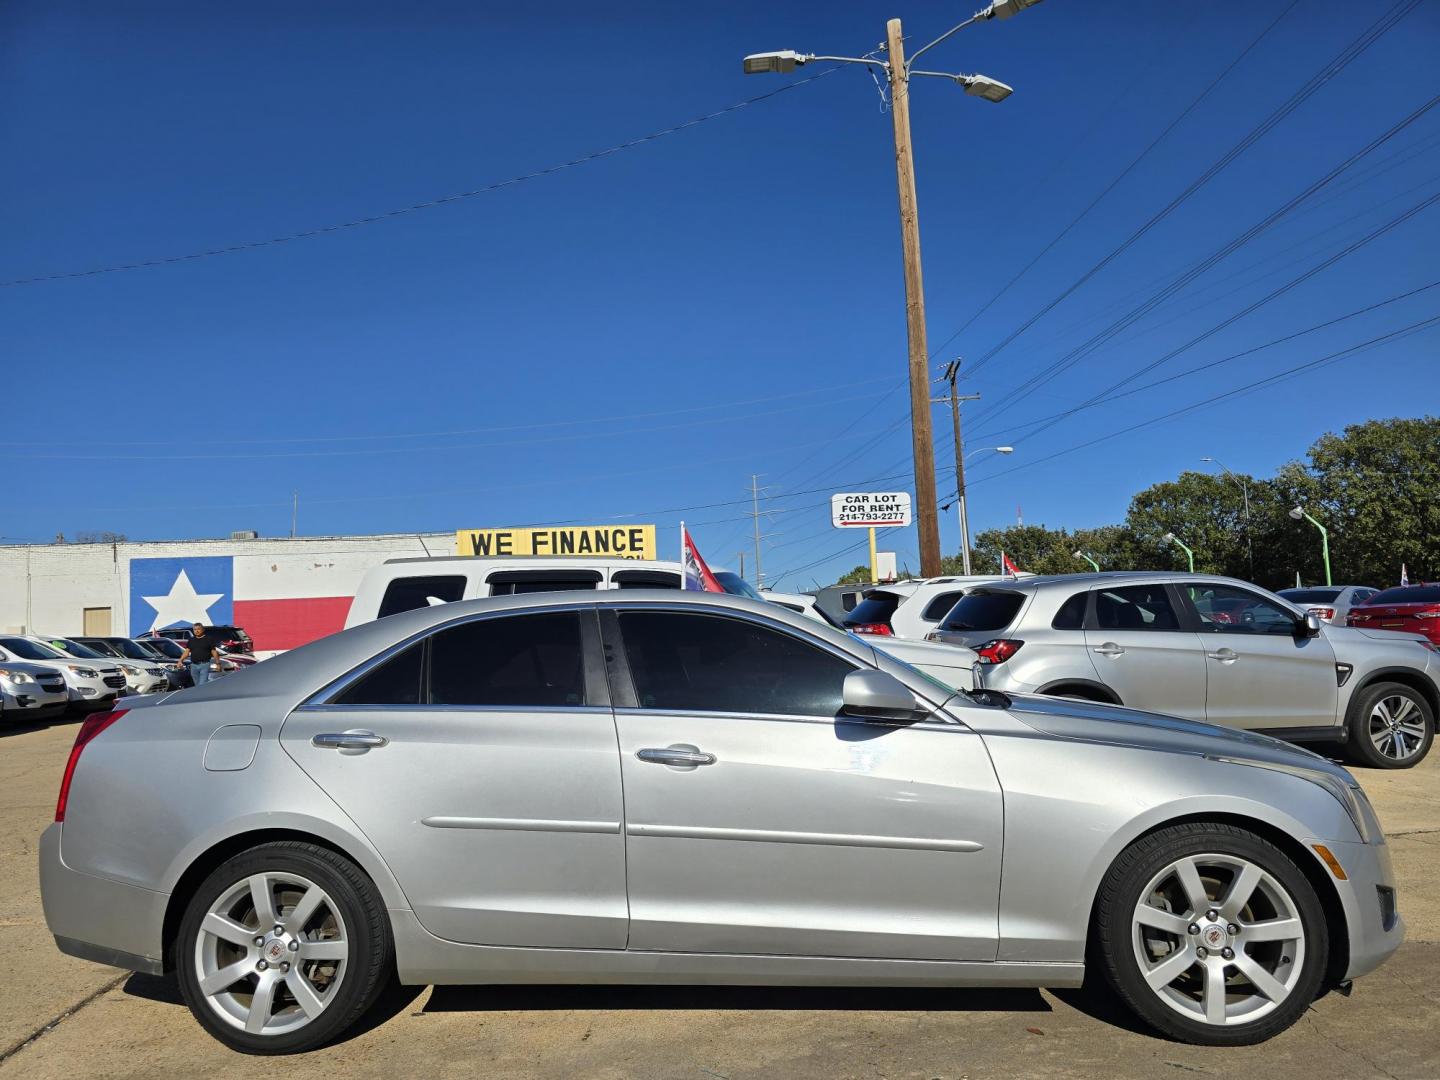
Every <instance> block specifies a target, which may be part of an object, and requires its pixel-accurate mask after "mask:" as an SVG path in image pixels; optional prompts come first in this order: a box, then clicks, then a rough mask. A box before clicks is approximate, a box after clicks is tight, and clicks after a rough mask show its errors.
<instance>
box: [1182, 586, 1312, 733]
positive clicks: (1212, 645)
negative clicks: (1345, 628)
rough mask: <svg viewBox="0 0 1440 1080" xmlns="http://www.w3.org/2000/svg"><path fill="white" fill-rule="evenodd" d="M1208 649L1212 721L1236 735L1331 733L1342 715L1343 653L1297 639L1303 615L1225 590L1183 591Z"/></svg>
mask: <svg viewBox="0 0 1440 1080" xmlns="http://www.w3.org/2000/svg"><path fill="white" fill-rule="evenodd" d="M1181 590H1182V593H1183V595H1184V599H1186V600H1187V601H1188V602H1189V603H1190V605H1191V606H1192V608H1193V609H1194V615H1195V618H1196V619H1197V620H1198V626H1199V628H1200V636H1201V637H1202V638H1203V639H1204V641H1205V657H1206V660H1205V663H1206V666H1207V670H1208V673H1209V688H1208V691H1207V695H1206V710H1205V712H1206V718H1207V719H1208V720H1209V721H1210V723H1212V724H1223V725H1224V726H1225V727H1235V728H1308V727H1331V726H1333V725H1334V724H1335V719H1336V710H1337V709H1338V708H1339V699H1340V691H1339V688H1338V686H1337V685H1336V679H1335V650H1334V649H1333V648H1332V647H1331V645H1330V642H1329V641H1328V640H1326V638H1325V636H1324V635H1323V634H1321V635H1318V636H1316V637H1308V636H1306V635H1305V634H1303V633H1297V632H1296V629H1297V624H1296V616H1295V613H1294V612H1292V611H1291V610H1290V609H1289V608H1286V607H1283V606H1282V605H1280V604H1278V603H1276V602H1275V601H1273V600H1269V599H1267V598H1266V597H1264V596H1261V595H1260V594H1259V593H1255V592H1251V591H1250V590H1249V589H1242V588H1240V587H1239V586H1236V585H1229V584H1225V583H1223V582H1194V583H1187V584H1185V585H1183V586H1182V587H1181Z"/></svg>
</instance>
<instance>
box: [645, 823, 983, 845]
mask: <svg viewBox="0 0 1440 1080" xmlns="http://www.w3.org/2000/svg"><path fill="white" fill-rule="evenodd" d="M625 834H626V835H627V836H660V837H669V838H674V839H683V840H743V841H752V842H757V843H762V844H817V845H821V846H825V847H862V848H895V849H898V850H901V851H956V852H974V851H983V850H984V849H985V845H984V844H981V843H979V842H978V841H975V840H940V839H935V840H932V839H928V838H926V837H923V836H867V835H863V834H861V833H813V832H789V831H786V830H777V829H725V828H708V827H704V826H698V825H696V826H690V825H641V824H629V825H626V826H625Z"/></svg>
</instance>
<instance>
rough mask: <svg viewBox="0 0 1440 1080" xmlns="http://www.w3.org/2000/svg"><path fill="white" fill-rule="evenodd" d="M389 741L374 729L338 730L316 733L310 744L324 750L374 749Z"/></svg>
mask: <svg viewBox="0 0 1440 1080" xmlns="http://www.w3.org/2000/svg"><path fill="white" fill-rule="evenodd" d="M389 741H390V740H389V739H387V738H385V736H384V735H376V734H375V733H374V732H373V731H338V732H333V733H327V734H324V735H316V736H315V737H314V738H313V739H311V740H310V745H311V746H318V747H320V748H321V749H322V750H373V749H375V748H376V747H379V746H384V745H385V744H386V743H388V742H389Z"/></svg>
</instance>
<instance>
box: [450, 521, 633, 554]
mask: <svg viewBox="0 0 1440 1080" xmlns="http://www.w3.org/2000/svg"><path fill="white" fill-rule="evenodd" d="M455 553H456V554H457V555H481V556H488V557H490V558H506V557H510V556H520V555H540V556H545V557H547V558H553V557H555V556H557V555H589V556H596V555H600V556H606V555H608V556H610V557H612V558H621V559H653V558H655V526H654V525H575V526H563V527H562V526H555V527H541V528H524V529H461V530H459V531H458V532H457V533H456V534H455Z"/></svg>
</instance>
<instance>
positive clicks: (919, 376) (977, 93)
mask: <svg viewBox="0 0 1440 1080" xmlns="http://www.w3.org/2000/svg"><path fill="white" fill-rule="evenodd" d="M1037 2H1038V0H995V2H994V3H992V4H990V5H989V6H988V7H985V8H982V9H981V10H980V11H977V12H976V13H975V14H974V15H972V16H971V17H970V18H968V19H966V20H965V21H964V22H962V23H960V24H958V25H956V26H953V27H951V28H950V29H949V30H947V31H945V33H943V34H941V35H940V36H939V37H937V38H935V39H934V40H933V41H931V42H930V43H929V44H928V45H923V46H921V47H920V48H919V49H917V50H916V51H915V54H914V56H913V57H912V58H911V60H910V63H908V64H907V63H906V62H905V38H904V34H903V33H902V31H901V28H900V20H899V19H891V20H890V21H889V22H887V23H886V24H885V51H886V55H887V59H886V60H877V59H875V58H874V57H873V56H817V55H814V54H808V53H799V52H796V51H795V50H794V49H783V50H780V51H778V52H768V53H752V54H751V55H750V56H747V57H745V61H744V68H745V74H747V75H758V74H762V73H766V72H780V73H785V72H791V71H794V70H795V69H796V68H797V67H801V66H803V65H805V64H808V63H810V62H812V61H828V62H832V63H840V64H862V65H864V66H866V67H870V68H875V69H879V70H881V71H883V72H884V73H885V75H886V77H887V79H888V80H889V84H890V113H891V118H892V120H893V121H894V133H895V179H896V187H897V189H898V191H899V196H900V246H901V250H902V253H903V256H904V264H905V330H906V338H907V341H908V344H909V372H910V436H911V444H912V448H913V452H914V457H915V524H916V527H917V529H918V531H919V534H920V537H919V539H920V573H921V574H922V575H923V576H925V577H935V576H937V575H938V574H939V573H940V519H939V515H938V513H937V505H938V501H937V499H936V494H935V442H934V434H933V431H932V428H931V418H930V377H929V367H930V357H929V346H928V344H927V342H926V339H925V286H924V281H923V279H922V277H921V273H920V219H919V213H918V209H917V205H916V198H915V156H914V149H913V146H912V143H911V139H910V79H911V77H912V76H926V77H929V78H937V79H947V80H950V81H952V82H954V83H955V84H956V85H957V86H959V87H961V88H962V89H963V90H964V91H965V93H967V94H969V95H971V96H972V97H978V98H983V99H984V100H986V101H1004V100H1005V99H1006V98H1007V97H1009V96H1010V94H1011V93H1012V90H1011V88H1010V87H1008V86H1006V85H1005V84H1004V83H1002V82H1000V81H998V80H996V79H991V78H989V77H988V76H985V75H977V74H951V73H948V72H942V71H919V70H916V69H915V67H914V62H915V60H918V59H919V58H920V57H921V56H922V55H923V54H925V53H927V52H929V51H930V50H931V49H933V48H934V47H935V46H936V45H939V44H940V43H941V42H942V41H945V40H947V39H948V38H950V37H951V36H953V35H954V34H958V33H959V32H960V31H961V30H963V29H965V27H967V26H970V25H972V24H974V23H977V22H983V21H987V20H990V19H1008V18H1010V16H1012V15H1015V14H1018V13H1019V12H1021V11H1023V10H1024V9H1025V8H1027V7H1031V6H1033V5H1034V4H1035V3H1037ZM877 51H878V50H877Z"/></svg>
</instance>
